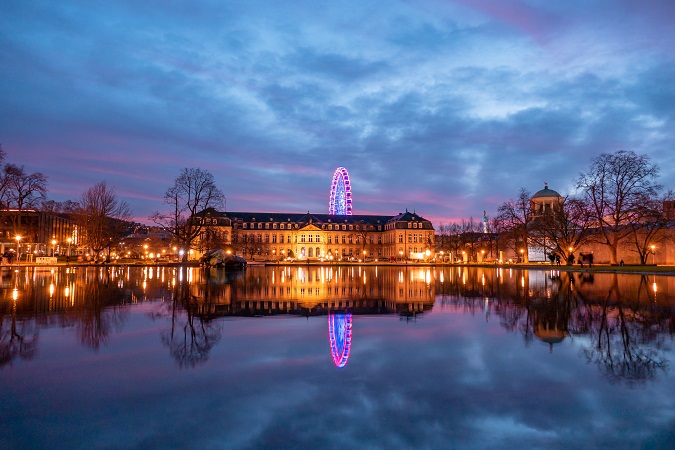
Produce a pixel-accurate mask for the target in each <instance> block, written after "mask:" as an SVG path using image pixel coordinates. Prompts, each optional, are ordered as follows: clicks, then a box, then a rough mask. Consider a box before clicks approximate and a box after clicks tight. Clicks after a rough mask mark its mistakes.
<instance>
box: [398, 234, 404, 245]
mask: <svg viewBox="0 0 675 450" xmlns="http://www.w3.org/2000/svg"><path fill="white" fill-rule="evenodd" d="M398 243H399V244H403V235H402V234H399V235H398Z"/></svg>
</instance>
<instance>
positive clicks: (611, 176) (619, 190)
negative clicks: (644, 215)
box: [576, 150, 661, 264]
mask: <svg viewBox="0 0 675 450" xmlns="http://www.w3.org/2000/svg"><path fill="white" fill-rule="evenodd" d="M658 174H659V167H658V165H656V164H652V163H651V162H650V160H649V157H648V156H646V155H638V154H636V153H634V152H632V151H626V150H620V151H618V152H615V153H603V154H602V155H600V156H598V157H597V158H594V159H593V160H592V161H591V167H590V168H589V169H588V171H587V172H585V173H581V175H580V176H579V178H578V179H577V182H576V184H577V189H580V190H581V192H582V194H583V195H584V197H585V200H586V201H587V202H588V203H589V205H590V207H591V208H592V210H593V213H594V216H595V217H594V218H595V220H596V226H597V229H598V231H599V242H600V243H602V244H604V245H606V246H607V247H608V248H609V252H610V262H611V263H612V264H616V263H617V260H618V257H617V249H618V247H619V244H620V243H621V242H622V241H624V240H625V239H626V237H627V236H628V235H629V234H630V233H632V232H633V228H632V227H631V226H629V225H630V224H631V222H633V221H634V219H635V217H636V213H637V211H639V210H640V208H641V206H642V204H643V202H644V201H645V199H651V198H655V197H656V196H657V193H658V191H659V190H660V189H661V186H660V185H658V184H656V183H655V181H654V180H655V179H656V177H657V176H658Z"/></svg>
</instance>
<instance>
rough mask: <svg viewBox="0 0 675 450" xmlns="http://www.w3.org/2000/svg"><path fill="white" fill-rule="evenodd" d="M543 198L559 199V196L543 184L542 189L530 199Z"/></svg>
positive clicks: (546, 184)
mask: <svg viewBox="0 0 675 450" xmlns="http://www.w3.org/2000/svg"><path fill="white" fill-rule="evenodd" d="M544 197H561V195H560V194H558V193H557V192H556V191H554V190H553V189H549V188H548V183H544V189H542V190H540V191H537V192H536V193H535V194H534V195H533V196H532V198H544Z"/></svg>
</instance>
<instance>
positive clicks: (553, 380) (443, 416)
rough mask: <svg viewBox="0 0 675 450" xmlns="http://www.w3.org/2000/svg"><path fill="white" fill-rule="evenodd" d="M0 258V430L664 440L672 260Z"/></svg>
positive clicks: (168, 436)
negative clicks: (563, 266) (144, 261)
mask: <svg viewBox="0 0 675 450" xmlns="http://www.w3.org/2000/svg"><path fill="white" fill-rule="evenodd" d="M1 275H2V288H1V289H2V290H1V297H0V314H1V316H0V325H1V328H0V423H1V424H2V427H1V430H0V448H34V447H38V448H39V447H48V448H139V447H142V448H187V447H189V448H411V447H412V448H598V447H600V448H602V447H605V448H608V447H614V448H673V447H674V446H675V395H674V394H675V376H674V375H673V363H674V361H675V359H674V358H675V355H674V352H673V332H674V331H675V277H668V276H652V275H616V274H594V275H593V276H591V275H590V274H587V273H586V274H585V273H579V272H577V273H572V274H570V273H567V272H555V271H544V270H541V271H521V270H508V269H504V270H496V269H477V268H458V267H448V268H443V269H434V268H405V267H379V268H375V267H367V268H359V267H324V268H322V267H299V266H293V267H267V268H262V267H259V268H258V267H251V268H249V269H247V270H246V271H245V272H243V273H237V274H231V273H230V274H226V273H224V272H222V271H218V270H213V269H212V270H209V271H204V270H202V269H196V268H195V269H187V268H183V269H181V268H157V267H154V268H150V267H148V268H143V267H133V268H73V269H66V268H58V269H54V270H50V269H22V270H21V271H18V272H16V271H13V270H9V269H4V271H2V272H1Z"/></svg>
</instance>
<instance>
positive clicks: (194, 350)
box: [162, 268, 222, 367]
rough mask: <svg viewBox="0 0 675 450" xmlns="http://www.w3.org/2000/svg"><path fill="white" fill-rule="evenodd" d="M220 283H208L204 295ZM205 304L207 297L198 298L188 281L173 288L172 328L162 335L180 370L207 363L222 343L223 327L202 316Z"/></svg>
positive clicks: (163, 341) (171, 306) (171, 305)
mask: <svg viewBox="0 0 675 450" xmlns="http://www.w3.org/2000/svg"><path fill="white" fill-rule="evenodd" d="M178 270H185V269H183V268H180V269H178ZM206 270H208V269H206ZM217 284H219V281H218V280H215V281H214V283H211V285H209V283H208V280H207V283H206V286H204V287H205V292H212V289H213V285H217ZM205 301H208V296H207V299H205V298H200V297H197V296H196V295H194V294H193V292H192V289H191V286H190V284H188V283H187V282H182V281H181V282H178V283H176V284H175V285H174V288H173V291H172V298H171V302H170V315H171V326H170V327H169V329H168V330H165V331H163V332H162V343H163V344H164V345H166V346H167V347H168V348H169V353H170V354H171V356H172V357H173V358H174V359H175V360H176V362H177V363H178V365H179V366H180V367H194V366H196V365H198V364H202V363H204V362H206V361H207V360H208V357H209V353H210V351H211V349H212V348H213V346H214V345H216V344H217V343H218V341H220V338H221V335H222V325H221V324H220V323H219V322H217V321H214V320H209V318H208V316H204V315H200V312H201V311H202V310H203V304H204V302H205Z"/></svg>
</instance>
